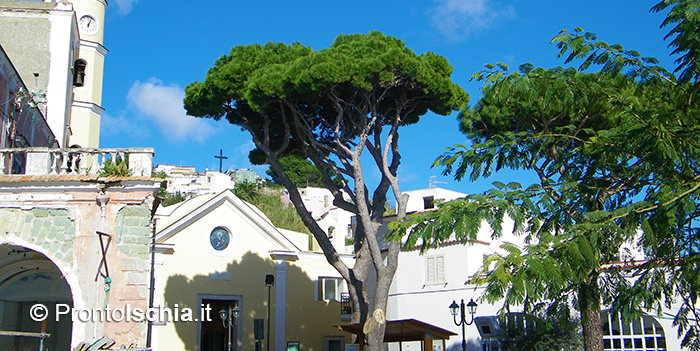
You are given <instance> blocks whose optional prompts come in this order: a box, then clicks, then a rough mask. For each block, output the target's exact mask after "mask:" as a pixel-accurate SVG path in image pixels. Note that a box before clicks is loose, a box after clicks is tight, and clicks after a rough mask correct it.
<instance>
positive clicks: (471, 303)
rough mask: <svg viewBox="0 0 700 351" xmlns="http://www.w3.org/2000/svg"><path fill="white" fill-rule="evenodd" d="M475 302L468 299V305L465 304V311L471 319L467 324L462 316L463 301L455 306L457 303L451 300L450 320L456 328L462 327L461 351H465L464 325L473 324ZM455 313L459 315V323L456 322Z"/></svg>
mask: <svg viewBox="0 0 700 351" xmlns="http://www.w3.org/2000/svg"><path fill="white" fill-rule="evenodd" d="M476 306H477V305H476V302H474V299H470V300H469V303H468V304H467V308H466V310H467V311H468V312H469V314H470V315H471V317H472V319H471V321H469V322H467V319H466V318H465V315H464V311H465V308H464V299H462V303H461V304H460V305H457V302H456V301H454V300H452V304H451V305H450V313H451V314H452V318H453V319H454V322H455V324H456V325H457V326H460V325H461V326H462V351H467V340H466V339H465V338H464V326H466V325H471V324H472V323H474V314H475V313H476ZM457 313H459V314H460V319H459V322H458V321H457Z"/></svg>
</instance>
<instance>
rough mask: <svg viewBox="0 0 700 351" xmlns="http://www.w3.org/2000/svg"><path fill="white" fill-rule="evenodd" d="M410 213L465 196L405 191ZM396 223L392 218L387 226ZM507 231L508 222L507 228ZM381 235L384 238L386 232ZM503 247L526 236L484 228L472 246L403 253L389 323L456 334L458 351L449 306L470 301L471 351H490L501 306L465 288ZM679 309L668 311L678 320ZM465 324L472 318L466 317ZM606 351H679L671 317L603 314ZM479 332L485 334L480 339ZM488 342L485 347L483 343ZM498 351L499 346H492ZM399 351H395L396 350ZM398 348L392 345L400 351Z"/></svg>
mask: <svg viewBox="0 0 700 351" xmlns="http://www.w3.org/2000/svg"><path fill="white" fill-rule="evenodd" d="M406 194H408V195H409V200H408V212H409V213H410V212H420V211H430V210H432V209H433V208H434V202H435V201H438V200H453V199H457V198H460V197H464V196H466V194H461V193H457V192H453V191H449V190H446V189H440V188H429V189H423V190H416V191H407V192H406ZM393 219H394V218H388V219H387V222H389V221H391V220H393ZM505 228H508V223H506V224H504V231H505ZM382 235H383V233H382ZM504 242H510V243H515V244H519V245H520V246H523V237H522V236H517V235H513V234H506V233H504V235H503V236H502V237H500V238H498V239H493V238H491V233H490V229H489V228H488V226H486V225H484V226H483V227H482V229H481V231H480V232H479V234H478V236H477V240H476V241H475V242H474V244H472V245H465V244H461V243H459V242H457V241H453V242H448V243H445V244H444V245H442V246H441V247H440V248H437V249H430V250H429V251H427V253H425V254H422V255H421V254H420V247H415V248H411V249H405V250H404V251H402V252H401V253H400V254H399V266H398V269H397V271H396V275H395V276H394V280H393V283H392V286H391V290H390V293H389V305H388V309H387V320H401V319H408V318H415V319H418V320H421V321H424V322H427V323H430V324H432V325H435V326H438V327H441V328H445V329H447V330H451V331H453V332H455V333H457V336H453V337H452V338H451V339H450V340H449V342H448V343H447V348H448V349H450V350H453V351H460V350H461V347H462V345H461V344H462V336H461V327H458V326H456V325H455V324H454V322H453V319H452V316H451V315H450V311H449V308H448V306H450V304H451V303H452V302H453V301H456V302H457V303H458V304H459V303H460V301H461V300H464V302H465V303H468V302H469V301H470V300H471V299H474V301H477V302H478V304H479V306H478V309H477V312H476V316H477V321H476V322H475V324H473V325H471V326H468V327H466V341H467V350H469V351H476V350H487V349H488V347H487V346H486V345H488V344H489V342H488V341H487V337H489V336H497V334H498V324H497V323H496V321H495V318H496V317H495V316H496V315H497V314H498V311H499V309H500V307H501V306H502V304H501V303H500V302H497V303H495V304H487V303H484V302H481V301H479V300H478V299H479V297H480V296H481V295H482V293H483V287H476V286H474V285H470V284H467V281H468V280H469V278H470V277H471V276H473V275H474V273H475V272H476V271H477V270H478V269H479V268H480V267H481V266H482V261H483V258H484V256H485V255H488V254H492V253H495V252H499V251H500V250H501V249H500V246H501V245H502V244H503V243H504ZM630 255H632V256H634V257H635V259H637V260H640V259H642V260H643V259H644V257H643V254H642V253H641V251H640V250H639V249H638V248H636V247H633V246H631V245H625V246H624V247H623V248H622V249H621V257H622V256H625V257H627V258H630ZM675 311H676V309H674V310H673V311H668V312H670V313H672V314H673V315H675ZM467 319H469V316H468V315H467ZM601 320H602V322H603V327H604V332H603V333H604V343H605V346H606V347H605V349H606V350H613V349H614V350H680V341H679V340H677V338H676V328H675V327H674V326H672V318H657V317H655V316H652V315H647V316H644V317H643V318H640V319H638V320H635V321H633V322H632V323H624V322H623V321H621V320H620V318H619V316H617V315H613V314H610V313H608V312H607V311H606V310H604V311H603V313H602V314H601ZM480 331H481V335H480ZM482 343H484V344H482ZM492 346H493V349H494V350H497V349H498V348H497V346H498V342H493V343H492ZM394 347H396V348H394ZM397 347H398V346H392V349H393V350H397ZM402 350H404V351H421V345H420V343H404V344H403V349H402Z"/></svg>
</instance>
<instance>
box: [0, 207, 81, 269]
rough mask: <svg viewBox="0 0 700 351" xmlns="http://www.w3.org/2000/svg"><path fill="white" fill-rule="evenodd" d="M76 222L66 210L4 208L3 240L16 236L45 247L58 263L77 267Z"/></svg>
mask: <svg viewBox="0 0 700 351" xmlns="http://www.w3.org/2000/svg"><path fill="white" fill-rule="evenodd" d="M75 233H76V228H75V221H74V220H73V219H71V216H70V214H69V212H68V210H67V209H65V208H33V209H30V210H22V209H18V208H0V238H2V239H4V238H7V237H8V236H10V235H12V236H14V237H17V238H19V239H22V240H24V241H26V242H28V243H32V244H35V245H39V246H41V247H43V248H45V250H46V253H48V254H49V255H50V256H51V257H52V258H53V259H54V260H55V261H58V262H57V263H63V266H64V267H70V266H72V265H73V261H74V257H73V238H74V237H75Z"/></svg>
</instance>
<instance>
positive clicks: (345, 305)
mask: <svg viewBox="0 0 700 351" xmlns="http://www.w3.org/2000/svg"><path fill="white" fill-rule="evenodd" d="M340 315H341V316H352V301H350V294H349V293H340Z"/></svg>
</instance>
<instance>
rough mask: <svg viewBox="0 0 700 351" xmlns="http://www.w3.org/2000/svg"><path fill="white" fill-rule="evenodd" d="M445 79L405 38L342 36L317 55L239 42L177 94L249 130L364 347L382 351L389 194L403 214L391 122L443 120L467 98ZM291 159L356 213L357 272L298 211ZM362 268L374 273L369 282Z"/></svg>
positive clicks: (390, 269) (256, 155)
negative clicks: (333, 277) (347, 305)
mask: <svg viewBox="0 0 700 351" xmlns="http://www.w3.org/2000/svg"><path fill="white" fill-rule="evenodd" d="M451 73H452V67H451V66H450V65H449V63H448V62H447V60H446V59H444V58H443V57H441V56H438V55H436V54H433V53H430V52H428V53H425V54H422V55H417V54H415V53H414V52H413V51H411V50H410V49H408V48H407V47H406V46H405V45H404V43H403V42H402V41H401V40H399V39H396V38H393V37H388V36H385V35H383V34H382V33H379V32H371V33H369V34H367V35H360V34H356V35H340V36H338V37H337V38H336V39H335V42H334V43H333V44H332V45H331V46H330V48H327V49H322V50H318V51H315V50H312V49H310V48H308V47H305V46H303V45H301V44H291V45H286V44H274V43H269V44H266V45H245V46H237V47H234V48H233V49H232V50H231V52H230V54H229V55H225V56H222V57H221V58H220V59H219V60H217V61H216V62H215V63H214V66H213V67H212V68H211V69H210V70H209V72H208V73H207V76H206V78H205V80H204V81H203V82H195V83H192V84H190V85H189V86H187V88H186V90H185V93H186V96H185V101H184V104H185V109H186V110H187V112H188V114H189V115H192V116H198V117H209V118H214V119H220V118H225V119H226V120H228V122H230V123H232V124H234V125H238V126H241V127H242V128H243V129H245V130H247V131H248V132H250V134H251V136H252V139H253V142H254V143H255V146H256V149H255V150H254V151H253V152H251V157H250V158H251V160H253V161H256V160H257V161H262V162H264V163H266V164H268V165H269V166H270V168H271V169H272V170H273V171H274V172H275V174H276V176H277V178H278V180H279V182H280V183H281V184H282V185H283V186H284V187H285V188H287V190H288V191H289V196H290V200H291V201H292V203H293V204H294V206H295V208H296V210H297V212H298V214H299V215H300V216H301V218H302V220H303V222H304V224H305V225H306V226H307V227H308V229H309V231H310V232H311V233H312V235H313V236H314V238H315V239H316V240H317V242H318V244H319V247H320V248H321V249H322V250H323V252H324V254H325V256H326V259H327V261H328V262H329V263H330V264H331V265H332V266H333V267H334V268H335V269H336V270H337V271H338V272H339V274H340V275H341V276H342V277H343V278H344V279H345V281H346V282H347V283H348V290H349V293H350V297H351V300H352V305H353V321H354V322H361V323H364V329H363V330H364V334H365V335H364V336H363V337H364V338H365V340H366V342H367V344H368V346H369V348H370V349H371V350H375V351H378V350H380V349H381V347H382V341H383V337H384V326H385V322H386V317H385V316H386V305H387V299H388V291H389V286H390V285H391V281H392V279H393V276H394V272H395V270H396V266H397V264H398V262H397V261H398V252H399V249H400V248H399V244H398V243H395V242H392V243H389V244H388V245H386V246H381V242H382V239H383V238H381V237H380V238H377V230H378V229H379V227H380V225H381V218H382V214H383V213H384V211H385V203H386V201H387V193H388V191H389V190H391V191H392V192H393V195H394V197H395V198H396V199H397V203H398V208H397V211H398V214H399V217H403V216H404V215H405V212H406V199H405V196H404V195H403V194H402V192H401V190H400V188H399V183H398V178H397V171H398V167H399V164H400V161H401V154H400V151H399V127H401V126H403V125H407V124H411V123H416V122H418V120H419V118H420V117H421V116H422V115H424V114H426V113H427V112H428V111H432V112H434V113H436V114H440V115H446V114H449V113H451V112H452V111H454V110H456V109H458V108H460V106H461V105H463V104H465V103H466V102H467V100H468V97H467V95H466V93H465V92H464V91H463V90H462V89H461V88H460V87H459V86H457V85H455V84H454V83H453V82H452V80H451V78H450V75H451ZM365 153H366V154H368V155H369V156H370V157H369V158H368V159H370V160H371V161H372V162H371V163H370V164H371V166H370V167H376V170H378V171H379V172H380V174H381V179H380V180H379V181H378V182H376V184H368V182H366V179H365V173H366V171H365V167H366V166H367V165H365V164H363V163H362V162H361V160H362V157H361V156H362V155H363V154H365ZM287 155H302V156H303V157H306V158H308V159H309V160H310V161H311V162H312V163H313V165H314V166H315V167H316V168H317V169H318V170H319V174H320V176H321V182H322V183H323V185H324V187H326V188H327V189H329V190H330V191H331V193H332V194H333V196H334V201H333V203H334V205H336V206H338V207H340V208H342V209H345V210H347V211H350V212H352V213H354V214H355V215H357V218H358V221H357V224H358V230H356V231H355V238H354V246H355V253H356V257H357V259H356V261H355V263H354V266H353V267H348V266H347V265H346V264H345V263H344V262H343V261H341V260H340V257H339V255H338V252H336V250H335V248H334V247H333V246H332V245H331V242H330V241H329V240H328V237H327V235H326V234H325V233H324V232H323V230H322V229H321V228H320V227H319V226H318V225H317V224H316V222H315V221H314V219H313V218H312V216H311V214H310V213H309V211H308V210H307V209H306V208H305V207H304V204H303V202H302V199H301V196H300V194H299V191H298V189H297V186H296V185H295V184H294V181H293V180H291V179H290V177H289V176H288V175H287V174H286V173H285V171H284V167H283V164H282V162H281V159H282V158H283V157H285V156H287ZM339 183H340V184H339ZM370 187H373V190H372V191H371V192H370V189H371V188H370ZM344 193H345V194H348V195H349V200H346V198H345V197H344V196H343V194H344ZM384 249H385V250H386V251H384V252H383V250H384ZM370 270H373V271H374V272H376V281H374V282H370V281H369V279H370V278H369V277H370V276H371V275H369V274H368V273H369V272H370ZM371 286H372V287H375V288H374V289H373V291H370V290H369V287H371ZM370 301H373V303H374V304H373V306H372V310H371V311H370V305H369V302H370Z"/></svg>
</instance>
